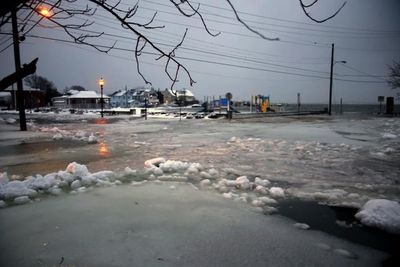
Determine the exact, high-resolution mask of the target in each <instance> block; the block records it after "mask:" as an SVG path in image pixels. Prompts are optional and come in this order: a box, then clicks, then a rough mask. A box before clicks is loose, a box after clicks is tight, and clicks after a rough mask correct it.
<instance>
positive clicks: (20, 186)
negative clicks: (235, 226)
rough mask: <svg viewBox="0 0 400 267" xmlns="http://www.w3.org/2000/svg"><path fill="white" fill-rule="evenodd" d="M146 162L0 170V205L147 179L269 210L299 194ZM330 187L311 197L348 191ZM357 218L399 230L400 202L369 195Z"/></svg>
mask: <svg viewBox="0 0 400 267" xmlns="http://www.w3.org/2000/svg"><path fill="white" fill-rule="evenodd" d="M144 167H145V168H144V169H143V170H140V171H137V170H132V169H130V168H129V167H127V168H125V170H124V171H123V172H122V173H115V172H112V171H100V172H96V173H90V172H89V171H88V169H87V167H86V166H85V165H81V164H78V163H76V162H72V163H70V164H69V165H68V166H67V168H66V169H65V170H64V171H59V172H55V173H50V174H47V175H45V176H42V175H39V174H38V175H36V176H29V177H26V178H25V179H24V180H10V179H9V178H8V175H7V173H0V207H5V206H7V205H8V204H25V203H29V202H31V201H32V200H35V199H40V196H42V195H46V194H47V195H59V194H62V193H71V194H77V193H84V192H86V191H88V190H91V189H92V188H93V187H104V186H116V185H120V184H122V183H123V182H125V183H129V182H130V184H131V185H135V186H136V185H141V184H144V183H146V182H149V181H151V182H155V183H161V182H163V181H172V182H189V183H191V184H193V185H194V186H198V187H199V188H201V189H204V190H213V191H215V192H217V193H218V194H220V195H221V196H222V197H224V198H227V199H232V200H234V201H239V202H244V203H248V204H249V205H251V206H252V207H253V209H255V210H257V211H261V212H263V213H266V214H270V213H273V212H276V211H277V209H276V208H275V207H274V205H275V204H277V200H279V199H281V198H285V197H287V196H288V195H290V196H295V197H299V194H294V193H293V192H292V191H291V190H290V189H283V188H281V187H277V186H273V185H272V184H271V182H270V181H269V180H267V179H262V178H260V177H248V176H245V175H238V174H235V173H234V172H232V170H231V169H222V170H217V169H215V168H211V169H206V168H204V167H203V166H202V165H201V164H199V163H190V162H182V161H175V160H166V159H164V158H154V159H150V160H147V161H145V163H144ZM174 188H175V187H174ZM196 188H197V187H196ZM328 191H329V190H328ZM328 191H326V192H325V191H324V192H317V193H314V194H313V197H314V198H316V199H318V198H322V199H325V200H326V199H328V198H327V196H329V198H335V199H336V198H338V197H340V196H348V195H349V194H347V192H345V191H343V190H339V189H331V190H330V191H329V192H328ZM342 191H343V192H342ZM305 196H307V195H305ZM308 197H309V196H308ZM356 218H357V219H359V220H360V221H361V222H362V223H363V224H365V225H368V226H373V227H378V228H380V229H383V230H386V231H388V232H392V233H400V204H399V203H397V202H395V201H390V200H370V201H368V202H367V203H366V204H365V205H364V206H363V207H362V208H361V209H360V211H359V212H358V213H357V214H356Z"/></svg>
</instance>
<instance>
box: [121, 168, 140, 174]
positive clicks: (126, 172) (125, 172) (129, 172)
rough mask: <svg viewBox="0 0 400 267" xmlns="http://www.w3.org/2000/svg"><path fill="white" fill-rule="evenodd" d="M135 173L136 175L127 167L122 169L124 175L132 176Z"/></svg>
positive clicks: (134, 171)
mask: <svg viewBox="0 0 400 267" xmlns="http://www.w3.org/2000/svg"><path fill="white" fill-rule="evenodd" d="M136 173H137V171H136V170H132V169H131V168H129V167H126V168H125V169H124V174H125V175H132V174H136Z"/></svg>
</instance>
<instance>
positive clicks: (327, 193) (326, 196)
mask: <svg viewBox="0 0 400 267" xmlns="http://www.w3.org/2000/svg"><path fill="white" fill-rule="evenodd" d="M345 195H347V192H346V191H345V190H343V189H328V190H324V191H322V192H316V193H314V198H315V199H321V200H337V199H339V198H343V197H344V196H345Z"/></svg>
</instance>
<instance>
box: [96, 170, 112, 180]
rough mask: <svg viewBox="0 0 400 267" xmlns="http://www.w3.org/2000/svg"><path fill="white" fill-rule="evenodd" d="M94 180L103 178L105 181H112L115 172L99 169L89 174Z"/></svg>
mask: <svg viewBox="0 0 400 267" xmlns="http://www.w3.org/2000/svg"><path fill="white" fill-rule="evenodd" d="M90 176H92V177H93V178H94V179H95V180H105V181H108V180H110V181H114V180H115V173H114V172H113V171H99V172H95V173H92V174H90Z"/></svg>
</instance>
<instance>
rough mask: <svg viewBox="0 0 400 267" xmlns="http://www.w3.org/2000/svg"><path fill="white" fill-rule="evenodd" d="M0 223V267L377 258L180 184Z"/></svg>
mask: <svg viewBox="0 0 400 267" xmlns="http://www.w3.org/2000/svg"><path fill="white" fill-rule="evenodd" d="M0 217H1V220H0V265H1V266H57V265H62V266H155V265H162V266H378V265H379V264H380V263H381V262H382V261H383V260H384V259H385V258H387V255H386V254H385V253H382V252H379V251H377V250H374V249H370V248H367V247H363V246H360V245H356V244H353V243H350V242H347V241H344V240H340V239H338V238H335V237H332V236H330V235H327V234H324V233H322V232H319V231H313V230H309V231H304V230H301V229H298V228H296V227H293V222H292V221H290V220H287V219H284V218H281V217H276V216H265V215H263V214H262V213H259V212H255V211H253V210H252V209H251V208H249V206H248V205H246V204H244V203H241V202H234V201H231V200H228V199H225V198H223V197H221V196H218V195H216V194H215V193H213V192H209V191H202V190H198V189H197V188H195V187H194V186H193V185H191V184H188V183H172V182H162V183H160V182H158V183H153V182H148V183H146V184H143V185H140V186H131V185H124V186H119V187H107V188H97V189H94V190H91V191H89V192H87V193H85V194H77V195H63V196H59V197H55V198H47V199H43V200H41V201H38V202H35V203H33V204H27V205H23V206H13V207H9V208H6V209H1V210H0Z"/></svg>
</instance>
